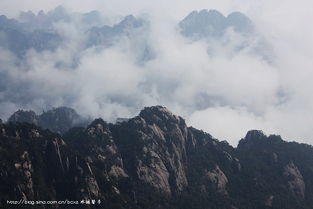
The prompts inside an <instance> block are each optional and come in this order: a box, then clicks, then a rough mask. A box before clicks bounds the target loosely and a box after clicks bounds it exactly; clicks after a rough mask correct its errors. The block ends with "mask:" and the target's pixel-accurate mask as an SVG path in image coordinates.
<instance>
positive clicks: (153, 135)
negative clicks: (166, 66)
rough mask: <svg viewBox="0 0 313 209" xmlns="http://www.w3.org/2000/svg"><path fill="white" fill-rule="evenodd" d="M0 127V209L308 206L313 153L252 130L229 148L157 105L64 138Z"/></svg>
mask: <svg viewBox="0 0 313 209" xmlns="http://www.w3.org/2000/svg"><path fill="white" fill-rule="evenodd" d="M0 126H1V127H0V130H1V131H0V159H1V160H0V163H1V167H0V184H1V187H0V199H1V204H2V205H1V206H0V207H1V208H3V207H5V208H14V205H10V204H8V202H7V200H20V199H24V200H66V199H67V200H77V201H79V202H77V203H78V204H79V203H80V201H81V200H86V199H94V200H96V201H97V202H96V203H98V201H100V204H96V205H92V206H90V205H86V204H79V205H73V206H72V208H112V209H113V208H120V209H124V208H136V209H141V208H145V209H146V208H148V209H149V208H151V209H156V208H157V209H161V208H162V209H163V208H173V209H184V208H186V209H187V208H188V209H190V208H191V209H193V208H194V209H200V208H201V209H203V208H207V209H213V208H214V209H216V208H219V209H236V208H237V209H251V208H255V209H269V208H273V209H281V208H284V209H294V208H300V209H310V208H311V206H312V205H313V204H312V203H313V165H312V162H313V147H312V146H310V145H306V144H298V143H295V142H286V141H283V140H282V139H281V137H280V136H277V135H271V136H266V135H264V134H263V133H262V132H261V131H258V130H252V131H249V132H248V133H247V135H246V136H245V137H244V138H243V139H241V140H240V142H239V145H238V147H237V148H234V147H232V146H230V145H229V144H228V143H227V142H225V141H218V140H217V139H214V138H213V137H212V136H211V135H210V134H207V133H205V132H203V131H200V130H197V129H195V128H192V127H188V126H187V125H186V123H185V121H184V119H182V118H181V117H179V116H176V115H174V114H173V113H171V112H170V111H169V110H168V109H166V108H165V107H161V106H154V107H146V108H144V109H143V110H142V111H141V112H140V113H139V115H138V116H136V117H134V118H131V119H129V120H125V121H122V122H119V123H116V124H109V123H106V122H105V121H103V120H102V119H96V120H94V121H93V122H92V123H91V124H90V125H89V126H88V127H86V128H83V127H80V128H72V129H70V130H69V131H68V132H66V133H65V134H64V135H63V136H62V137H61V136H60V135H58V134H55V133H53V132H51V131H49V130H43V129H41V128H40V127H38V126H36V125H33V124H28V123H7V124H0ZM73 204H75V203H73ZM67 207H68V206H65V205H59V207H58V208H67ZM32 208H57V205H50V206H47V205H36V206H32Z"/></svg>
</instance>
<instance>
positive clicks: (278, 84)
mask: <svg viewBox="0 0 313 209" xmlns="http://www.w3.org/2000/svg"><path fill="white" fill-rule="evenodd" d="M58 5H63V6H64V7H65V8H66V9H67V10H69V11H73V12H88V11H90V10H99V11H100V12H101V13H102V15H103V16H104V17H107V18H113V19H114V17H121V16H125V15H128V14H133V15H135V16H138V17H139V16H142V17H146V18H148V19H149V21H151V28H150V30H149V32H144V33H143V34H142V33H140V34H137V35H138V36H134V37H133V38H132V39H131V40H122V41H121V42H120V43H119V44H118V45H116V46H114V47H110V48H108V49H105V50H102V51H100V52H99V51H95V50H92V49H91V50H86V51H83V52H82V53H81V54H80V55H79V56H80V59H81V60H80V64H79V66H78V67H77V68H76V69H75V70H74V71H69V70H60V69H56V68H55V63H57V62H58V61H60V60H62V61H64V62H67V61H68V62H70V60H71V59H73V57H74V56H76V54H75V52H76V51H77V50H79V49H80V48H79V47H80V44H81V43H82V41H83V38H84V37H81V33H80V31H79V30H80V28H79V27H77V26H76V25H68V24H66V23H59V24H56V25H55V28H56V29H57V30H59V31H60V32H61V33H62V34H64V36H65V37H66V38H68V43H67V44H66V45H65V46H63V47H61V48H59V49H58V50H57V51H56V52H53V53H52V52H45V53H37V52H34V51H31V52H29V53H28V57H27V61H26V64H27V66H29V69H28V70H27V71H22V69H21V67H20V66H17V65H16V64H15V61H16V60H15V59H16V58H15V57H14V56H13V55H12V54H10V53H9V52H7V51H4V50H0V55H1V56H0V63H1V66H2V68H1V70H2V71H5V70H7V71H6V73H7V74H9V77H10V79H11V80H7V82H8V83H5V85H8V86H10V85H12V86H14V85H15V86H14V87H12V89H14V88H17V86H19V84H21V85H22V84H23V85H24V84H25V85H24V86H27V88H25V89H22V90H21V92H20V94H21V95H22V94H23V95H24V96H25V95H27V96H28V97H29V98H31V102H29V103H27V102H24V103H23V104H22V103H21V102H16V100H14V99H12V100H10V101H9V100H6V98H1V94H0V103H1V107H2V108H1V110H0V117H1V118H7V117H8V116H9V115H10V114H11V113H13V112H14V111H15V110H16V109H19V108H29V109H35V110H36V111H40V110H41V109H42V108H43V107H47V103H50V105H51V106H60V105H69V106H71V107H73V108H75V109H76V110H77V111H78V112H80V113H81V114H83V115H85V116H90V117H99V116H101V117H103V118H104V119H105V120H108V121H113V120H114V119H115V118H116V117H132V116H134V115H136V114H138V112H139V111H140V109H141V108H143V107H144V106H150V105H157V104H161V105H164V106H166V107H168V108H169V109H170V110H171V111H173V112H174V113H175V114H178V115H181V116H182V117H184V118H185V119H186V121H187V124H188V125H190V126H194V127H196V128H199V129H203V130H204V131H207V132H208V133H210V134H212V135H213V136H214V137H216V138H218V139H220V140H227V141H228V142H229V143H231V144H232V145H234V146H235V145H236V144H237V142H238V140H239V139H240V138H242V137H244V136H245V133H246V132H247V131H248V130H250V129H260V130H263V131H264V132H265V133H266V134H279V135H281V136H282V137H283V138H284V139H286V140H289V141H293V140H294V141H298V142H304V143H309V144H313V128H312V126H313V117H312V116H313V96H312V89H313V83H312V78H313V28H312V27H311V26H310V25H311V20H312V19H313V11H312V10H313V5H312V3H311V1H308V0H300V1H292V0H286V1H284V2H282V1H277V0H271V1H270V0H263V1H262V0H261V1H260V0H211V1H207V0H206V1H204V0H195V1H185V0H184V1H178V0H173V1H168V0H167V1H166V0H160V1H153V2H149V1H144V0H133V1H125V0H123V1H122V0H116V1H103V0H101V1H100V0H92V1H83V2H82V1H80V2H79V3H77V1H74V0H67V1H61V0H55V1H49V0H47V1H42V0H32V1H30V0H24V1H19V0H1V1H0V14H4V15H7V16H9V17H15V16H17V14H18V13H19V11H28V10H32V11H35V12H38V11H40V10H44V11H49V10H51V9H53V8H55V7H56V6H58ZM201 9H217V10H219V11H220V12H222V13H223V14H224V15H228V14H229V13H231V12H233V11H241V12H243V13H244V14H246V15H247V16H248V17H249V18H250V19H251V20H252V21H253V22H254V24H255V26H256V28H257V31H258V33H259V34H260V36H262V38H264V39H265V40H266V42H267V43H268V45H269V46H270V48H271V50H272V52H273V53H272V56H273V57H272V58H273V62H271V63H268V62H265V61H264V60H262V59H260V58H259V57H256V56H253V55H251V54H250V53H246V52H242V53H238V54H237V53H236V54H234V53H233V52H232V51H231V50H232V49H231V48H230V47H221V46H216V47H215V50H216V51H218V52H219V53H217V54H216V55H215V56H214V57H208V55H207V47H208V45H207V43H203V42H201V41H198V42H193V43H190V42H188V41H187V40H186V39H185V38H183V37H182V36H181V35H180V34H178V33H177V28H175V27H176V25H177V23H178V22H179V21H180V20H181V19H183V18H184V17H185V16H186V15H187V14H188V13H190V12H191V11H192V10H201ZM230 38H233V39H234V41H235V42H236V41H239V40H238V38H237V37H233V36H230ZM142 39H144V40H145V41H146V42H147V43H149V45H150V46H151V47H152V48H153V49H154V53H155V54H157V56H156V59H153V60H151V61H149V62H147V63H146V64H145V65H144V66H142V65H139V64H138V63H136V55H137V54H138V53H139V51H140V50H141V47H143V46H141V45H140V44H138V43H141V40H142ZM121 60H123V61H122V62H121ZM4 69H5V70H4ZM12 81H14V82H12ZM12 83H18V84H12ZM0 87H1V84H0ZM19 87H20V86H19ZM12 91H13V90H12ZM21 95H19V96H18V97H19V98H21V97H22V96H21ZM202 95H209V96H208V97H206V96H202ZM214 98H215V99H214ZM24 99H25V98H24ZM27 99H28V98H27V97H26V100H27ZM26 103H27V104H26Z"/></svg>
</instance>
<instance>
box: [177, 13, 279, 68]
mask: <svg viewBox="0 0 313 209" xmlns="http://www.w3.org/2000/svg"><path fill="white" fill-rule="evenodd" d="M178 28H179V31H180V33H181V34H182V35H183V36H184V37H186V38H188V39H189V40H191V41H199V40H201V41H205V42H207V43H208V49H207V52H208V55H209V56H214V55H216V54H218V53H220V51H221V52H222V54H224V55H225V54H227V56H229V57H232V56H236V55H238V53H239V52H244V53H248V54H249V55H253V56H257V57H260V58H261V59H263V60H264V61H266V62H268V63H272V62H273V57H274V52H273V49H272V48H271V47H270V45H269V44H268V42H267V41H266V40H265V38H264V37H262V34H259V33H258V31H257V30H256V26H255V25H254V23H253V22H252V20H251V19H250V18H249V17H247V16H246V15H245V14H243V13H241V12H232V13H230V14H229V15H228V16H224V15H223V14H222V13H220V12H219V11H217V10H205V9H204V10H201V11H193V12H191V13H190V14H189V15H187V16H186V17H185V18H184V19H183V20H181V21H180V22H179V24H178Z"/></svg>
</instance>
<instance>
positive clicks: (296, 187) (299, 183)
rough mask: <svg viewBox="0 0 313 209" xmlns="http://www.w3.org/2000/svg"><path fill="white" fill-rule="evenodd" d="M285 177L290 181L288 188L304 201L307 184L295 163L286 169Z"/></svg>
mask: <svg viewBox="0 0 313 209" xmlns="http://www.w3.org/2000/svg"><path fill="white" fill-rule="evenodd" d="M284 176H285V177H287V179H288V188H289V189H290V191H291V192H292V193H293V194H294V195H295V196H296V197H297V198H302V199H304V197H305V183H304V180H303V176H302V174H301V173H300V171H299V169H298V168H297V166H295V165H294V164H293V162H291V163H289V164H288V165H286V166H285V167H284Z"/></svg>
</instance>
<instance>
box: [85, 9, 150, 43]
mask: <svg viewBox="0 0 313 209" xmlns="http://www.w3.org/2000/svg"><path fill="white" fill-rule="evenodd" d="M146 24H147V23H146V22H145V21H144V20H143V19H139V18H135V17H134V16H133V15H128V16H126V17H125V18H124V19H123V20H121V21H120V22H119V23H117V24H115V25H113V26H108V25H104V26H102V27H92V28H91V29H90V30H88V31H87V33H88V37H89V39H88V41H87V48H88V47H91V46H98V45H104V46H111V45H112V44H114V42H115V41H117V40H119V39H120V38H121V36H129V35H131V34H132V33H134V32H135V31H136V29H137V30H138V29H140V28H143V27H144V26H145V25H146Z"/></svg>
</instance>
